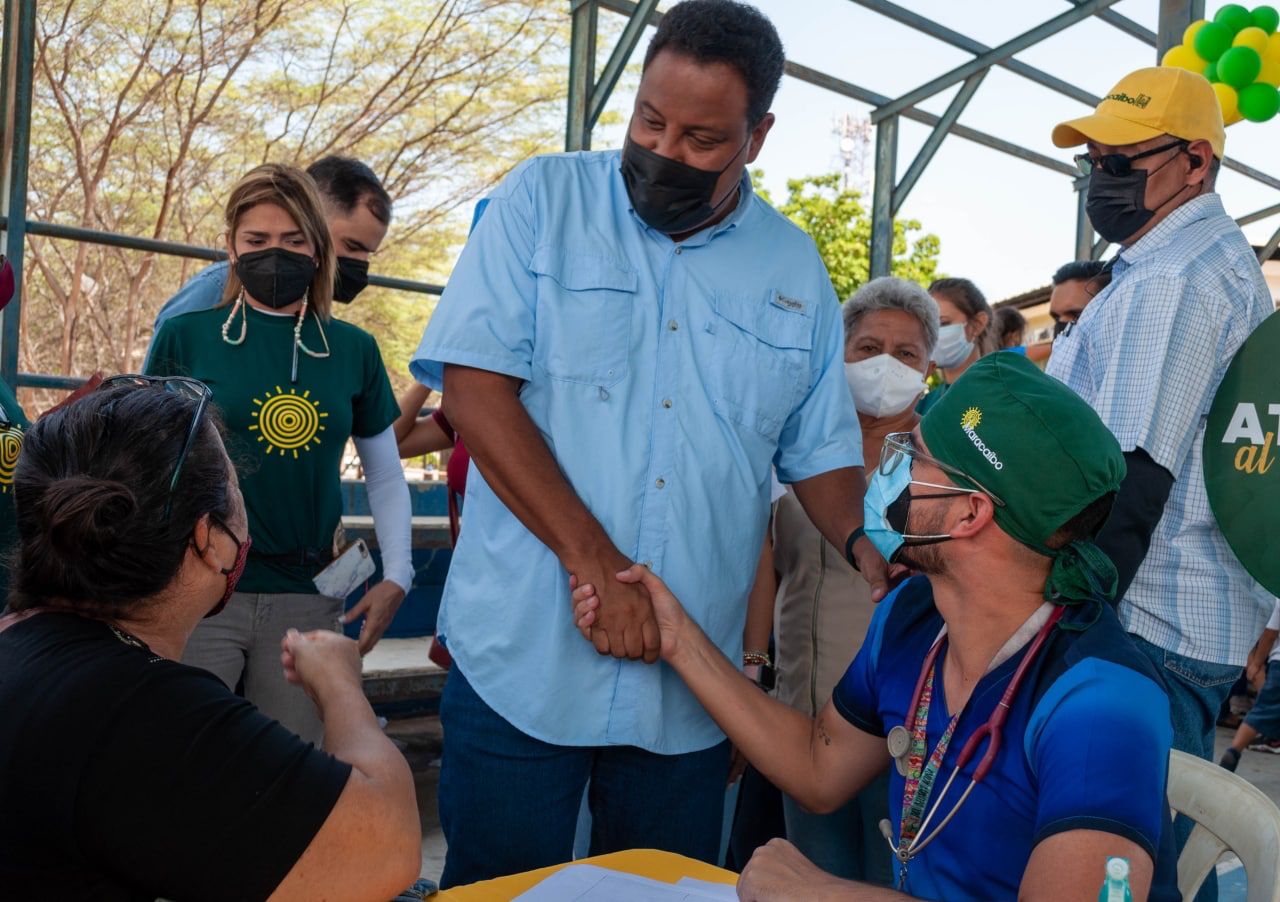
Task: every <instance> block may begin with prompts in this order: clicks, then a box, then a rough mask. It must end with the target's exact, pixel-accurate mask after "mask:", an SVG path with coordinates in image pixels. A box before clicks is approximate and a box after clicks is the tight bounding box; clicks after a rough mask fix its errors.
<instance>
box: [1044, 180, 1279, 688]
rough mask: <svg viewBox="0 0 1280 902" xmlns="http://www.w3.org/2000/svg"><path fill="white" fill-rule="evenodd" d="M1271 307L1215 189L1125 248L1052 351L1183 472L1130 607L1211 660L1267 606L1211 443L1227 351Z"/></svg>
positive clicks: (1118, 426)
mask: <svg viewBox="0 0 1280 902" xmlns="http://www.w3.org/2000/svg"><path fill="white" fill-rule="evenodd" d="M1273 309H1274V306H1273V304H1272V301H1271V295H1270V292H1269V291H1268V290H1267V284H1266V282H1265V280H1264V279H1263V277H1262V271H1261V269H1260V268H1259V266H1258V261H1257V258H1256V257H1255V256H1254V254H1253V251H1252V249H1251V248H1250V247H1249V243H1248V241H1246V240H1245V237H1244V235H1243V234H1242V233H1241V231H1240V229H1239V227H1238V226H1237V225H1236V224H1235V222H1233V221H1232V219H1231V217H1229V216H1228V215H1227V214H1226V211H1225V210H1223V207H1222V200H1221V199H1220V198H1219V197H1218V195H1216V194H1207V195H1204V196H1202V197H1197V198H1195V199H1194V200H1191V201H1188V202H1187V203H1185V204H1183V205H1182V206H1181V207H1179V208H1178V209H1176V210H1174V211H1173V212H1172V213H1170V214H1169V216H1168V217H1167V218H1166V219H1165V220H1164V221H1162V222H1160V223H1159V224H1158V225H1156V226H1155V228H1153V229H1152V230H1151V231H1150V232H1148V233H1147V234H1146V235H1144V236H1143V237H1142V238H1141V239H1139V240H1138V241H1137V242H1135V243H1134V244H1133V245H1132V246H1131V247H1128V248H1125V249H1124V250H1123V251H1121V252H1120V254H1119V255H1118V257H1117V259H1116V263H1115V266H1114V268H1113V269H1112V280H1111V284H1110V285H1109V286H1108V287H1107V288H1106V289H1105V290H1104V291H1103V292H1102V293H1100V294H1099V295H1098V297H1097V299H1095V300H1094V301H1093V302H1092V303H1091V304H1089V306H1088V307H1086V308H1085V310H1084V313H1083V314H1081V316H1080V320H1079V322H1078V323H1076V325H1075V327H1074V328H1073V329H1071V330H1069V331H1068V332H1065V333H1063V335H1061V336H1060V337H1059V338H1058V340H1057V341H1055V342H1054V345H1053V356H1052V357H1051V358H1050V360H1049V366H1048V372H1049V374H1050V375H1052V376H1056V377H1057V378H1059V379H1061V380H1062V381H1063V382H1065V383H1066V384H1067V385H1069V386H1070V387H1071V388H1072V389H1074V390H1075V391H1076V392H1077V393H1078V394H1079V395H1080V396H1081V397H1082V398H1084V400H1085V401H1087V402H1089V404H1090V405H1091V406H1092V407H1093V408H1094V410H1096V411H1097V412H1098V415H1099V416H1101V417H1102V421H1103V422H1104V423H1106V424H1107V426H1108V428H1110V429H1111V431H1112V432H1113V433H1115V436H1116V438H1117V439H1118V440H1119V442H1120V447H1121V448H1123V449H1124V450H1125V451H1133V450H1134V449H1135V448H1142V449H1143V450H1144V451H1146V452H1147V454H1149V455H1150V456H1151V459H1152V460H1154V461H1155V462H1156V463H1157V464H1159V465H1160V466H1162V467H1164V468H1165V469H1166V470H1168V471H1169V472H1170V473H1172V474H1173V476H1174V483H1173V488H1172V491H1171V492H1170V494H1169V501H1168V503H1167V504H1166V505H1165V509H1164V515H1163V516H1162V517H1161V518H1160V522H1159V523H1158V524H1157V526H1156V529H1155V532H1154V534H1153V535H1152V537H1151V549H1150V551H1148V552H1147V557H1146V559H1145V560H1144V561H1143V562H1142V565H1141V566H1140V567H1139V568H1138V572H1137V574H1136V575H1135V577H1134V579H1133V583H1132V584H1131V585H1130V587H1129V591H1128V593H1127V594H1126V595H1125V597H1124V599H1123V601H1122V603H1121V605H1120V616H1121V620H1122V622H1123V623H1124V626H1125V628H1126V629H1127V630H1129V631H1130V632H1132V633H1136V634H1137V635H1139V636H1141V637H1142V638H1144V639H1146V640H1147V641H1148V642H1151V643H1153V644H1154V645H1157V646H1159V647H1160V648H1163V649H1166V650H1168V651H1172V652H1174V653H1176V654H1180V655H1185V656H1186V657H1189V658H1195V659H1197V660H1201V661H1211V662H1214V663H1218V664H1230V665H1243V664H1244V663H1245V660H1246V658H1247V657H1248V654H1249V650H1250V649H1251V648H1252V647H1253V643H1254V642H1255V641H1256V640H1257V638H1258V633H1259V632H1260V631H1261V630H1262V628H1263V625H1264V624H1265V623H1266V620H1267V615H1268V613H1269V612H1270V609H1271V596H1269V595H1267V594H1266V593H1265V592H1264V590H1263V589H1262V588H1261V587H1260V586H1259V585H1258V584H1257V583H1256V582H1255V581H1254V580H1253V578H1252V577H1250V576H1249V574H1248V573H1247V572H1246V571H1245V569H1244V567H1243V566H1242V565H1241V564H1240V561H1239V560H1237V559H1236V556H1235V555H1234V554H1233V553H1232V551H1231V549H1230V547H1229V546H1228V545H1227V541H1226V539H1225V538H1224V537H1223V535H1222V531H1221V530H1220V529H1219V528H1218V525H1217V521H1216V520H1215V519H1214V516H1213V513H1212V511H1211V510H1210V509H1209V499H1208V495H1207V494H1206V492H1205V485H1204V459H1203V455H1202V447H1203V445H1204V432H1205V423H1206V422H1207V418H1208V413H1209V407H1210V405H1211V404H1212V403H1213V398H1214V395H1215V394H1216V393H1217V390H1218V385H1219V383H1221V382H1222V377H1223V376H1224V375H1225V374H1226V371H1227V366H1228V364H1230V363H1231V358H1232V357H1233V356H1234V355H1235V353H1236V351H1237V350H1238V349H1239V348H1240V345H1241V344H1242V343H1243V342H1244V340H1245V339H1246V338H1248V336H1249V333H1250V332H1252V331H1253V329H1254V328H1255V327H1256V326H1257V325H1258V324H1259V323H1261V322H1262V321H1263V320H1264V319H1265V318H1266V317H1267V316H1268V315H1270V313H1271V312H1272V310H1273Z"/></svg>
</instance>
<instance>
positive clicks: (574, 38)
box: [564, 0, 599, 151]
mask: <svg viewBox="0 0 1280 902" xmlns="http://www.w3.org/2000/svg"><path fill="white" fill-rule="evenodd" d="M598 13H599V11H598V8H597V7H596V2H595V0H575V3H574V5H573V8H572V10H571V11H570V15H571V16H573V31H572V34H571V36H570V39H569V121H568V124H567V125H566V127H565V135H564V149H565V150H568V151H573V150H590V149H591V121H590V119H589V117H588V113H589V110H590V108H591V90H592V88H593V86H594V85H595V68H596V21H597V18H598Z"/></svg>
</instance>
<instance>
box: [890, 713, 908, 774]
mask: <svg viewBox="0 0 1280 902" xmlns="http://www.w3.org/2000/svg"><path fill="white" fill-rule="evenodd" d="M888 744H889V756H890V757H891V758H893V763H894V764H895V765H897V768H898V773H899V774H900V775H901V776H904V777H905V776H906V775H907V760H908V759H909V758H910V757H911V734H910V733H908V732H907V728H906V727H904V726H901V725H899V726H896V727H894V728H893V729H892V730H890V731H889V736H888Z"/></svg>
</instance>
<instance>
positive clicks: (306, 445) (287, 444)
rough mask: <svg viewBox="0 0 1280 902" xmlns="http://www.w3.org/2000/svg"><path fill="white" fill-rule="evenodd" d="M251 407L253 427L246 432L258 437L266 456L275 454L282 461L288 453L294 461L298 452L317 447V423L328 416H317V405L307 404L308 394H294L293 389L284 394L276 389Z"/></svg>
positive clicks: (309, 396) (318, 404) (308, 400)
mask: <svg viewBox="0 0 1280 902" xmlns="http://www.w3.org/2000/svg"><path fill="white" fill-rule="evenodd" d="M253 403H254V404H255V405H256V406H257V407H258V409H257V410H255V411H254V412H253V418H254V419H255V420H257V423H255V424H254V425H252V426H250V427H249V431H250V432H256V433H258V441H259V442H265V443H266V445H267V454H272V453H274V452H276V451H279V452H280V456H281V457H284V456H285V455H286V454H288V453H290V452H292V453H293V457H294V460H297V459H298V449H302V450H303V451H310V450H311V446H312V445H318V444H320V433H321V432H324V424H323V423H322V422H321V420H323V419H325V418H326V417H328V416H329V415H328V414H327V413H322V412H321V410H320V402H319V401H312V400H311V392H309V391H304V392H303V393H302V394H298V391H297V389H293V388H291V389H289V391H288V392H285V390H284V389H282V388H281V387H280V386H278V385H277V386H276V390H275V393H274V394H272V393H271V392H267V393H266V395H265V396H264V398H263V399H262V400H258V399H257V398H254V399H253Z"/></svg>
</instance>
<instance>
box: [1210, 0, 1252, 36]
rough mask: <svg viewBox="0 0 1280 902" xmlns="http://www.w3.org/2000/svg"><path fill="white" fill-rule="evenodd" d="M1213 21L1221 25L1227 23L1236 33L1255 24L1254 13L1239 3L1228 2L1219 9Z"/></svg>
mask: <svg viewBox="0 0 1280 902" xmlns="http://www.w3.org/2000/svg"><path fill="white" fill-rule="evenodd" d="M1213 21H1214V22H1216V23H1217V24H1219V25H1225V26H1226V27H1227V28H1229V29H1231V33H1232V34H1233V35H1234V34H1235V33H1236V32H1237V31H1239V30H1240V29H1241V28H1248V27H1249V26H1250V25H1252V24H1253V15H1252V14H1251V13H1250V12H1249V10H1247V9H1245V8H1244V7H1243V6H1241V5H1240V4H1239V3H1228V4H1227V5H1226V6H1224V7H1222V9H1220V10H1218V13H1217V15H1215V16H1214V17H1213Z"/></svg>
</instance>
